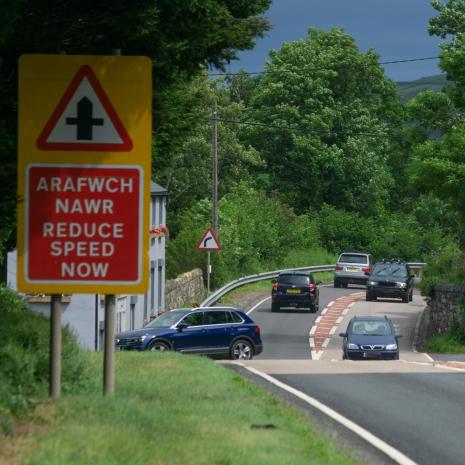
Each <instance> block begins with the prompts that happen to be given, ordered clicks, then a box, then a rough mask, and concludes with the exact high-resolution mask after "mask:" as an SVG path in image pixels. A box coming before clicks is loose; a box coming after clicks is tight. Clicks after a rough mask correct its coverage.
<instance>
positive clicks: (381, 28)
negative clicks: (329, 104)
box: [227, 0, 441, 82]
mask: <svg viewBox="0 0 465 465" xmlns="http://www.w3.org/2000/svg"><path fill="white" fill-rule="evenodd" d="M436 14H437V12H436V10H434V9H433V8H432V7H431V4H430V0H273V3H272V6H271V8H270V9H269V10H268V12H267V13H266V14H265V16H266V17H268V18H269V19H270V21H271V24H272V26H273V29H272V30H271V31H269V32H268V33H267V35H266V37H264V38H263V39H257V42H256V46H255V48H254V49H253V50H250V51H245V52H241V53H239V54H238V56H239V58H240V60H239V61H234V62H232V63H231V65H230V66H229V67H228V68H227V70H228V71H230V72H235V71H238V70H239V69H241V68H242V69H245V70H246V71H248V72H257V71H262V70H263V69H264V63H265V61H266V60H267V59H268V52H269V51H270V50H272V49H274V50H279V48H280V47H281V44H282V43H283V42H290V41H293V40H298V39H303V38H305V37H306V36H307V30H308V28H309V27H312V26H313V27H316V28H318V29H323V30H330V29H331V28H333V27H342V28H343V29H344V30H345V31H346V32H347V33H348V34H350V35H351V36H353V37H354V38H355V40H356V43H357V46H358V48H359V50H360V51H362V52H365V51H367V50H368V49H370V48H373V49H374V50H376V51H377V52H378V54H379V55H380V61H381V62H384V61H394V60H406V59H411V58H424V57H437V56H438V55H439V43H440V38H438V37H436V36H433V37H431V36H430V35H429V34H428V21H429V19H430V18H431V17H433V16H435V15H436ZM437 64H438V60H427V61H417V62H410V63H401V64H390V65H385V70H386V74H387V76H389V77H390V78H391V79H393V80H394V81H397V82H399V81H413V80H415V79H419V78H421V77H425V76H431V75H434V74H440V73H441V70H440V69H439V68H438V67H437Z"/></svg>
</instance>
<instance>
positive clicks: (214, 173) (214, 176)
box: [207, 98, 218, 294]
mask: <svg viewBox="0 0 465 465" xmlns="http://www.w3.org/2000/svg"><path fill="white" fill-rule="evenodd" d="M217 117H218V104H217V102H216V98H215V102H214V103H213V109H212V160H211V161H212V230H213V232H214V233H215V235H216V234H217V233H218V120H217ZM210 254H211V252H210V251H208V263H207V293H208V294H210V275H211V272H212V266H211V255H210Z"/></svg>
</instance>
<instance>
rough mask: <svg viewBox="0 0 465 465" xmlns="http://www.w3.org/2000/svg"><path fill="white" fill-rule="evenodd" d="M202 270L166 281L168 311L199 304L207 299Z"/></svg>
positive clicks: (198, 269) (166, 305)
mask: <svg viewBox="0 0 465 465" xmlns="http://www.w3.org/2000/svg"><path fill="white" fill-rule="evenodd" d="M205 293H206V291H205V288H204V285H203V276H202V270H201V269H200V268H196V269H195V270H192V271H189V272H187V273H184V274H182V275H180V276H178V277H177V278H176V279H170V280H168V281H166V285H165V307H166V310H171V309H173V308H179V307H182V306H186V305H192V304H193V303H194V302H196V303H199V302H201V301H202V300H203V298H204V297H205Z"/></svg>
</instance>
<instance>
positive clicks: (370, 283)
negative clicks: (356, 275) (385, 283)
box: [368, 281, 378, 286]
mask: <svg viewBox="0 0 465 465" xmlns="http://www.w3.org/2000/svg"><path fill="white" fill-rule="evenodd" d="M368 285H369V286H377V285H378V283H377V282H376V281H368Z"/></svg>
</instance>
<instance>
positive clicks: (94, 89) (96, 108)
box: [17, 55, 152, 395]
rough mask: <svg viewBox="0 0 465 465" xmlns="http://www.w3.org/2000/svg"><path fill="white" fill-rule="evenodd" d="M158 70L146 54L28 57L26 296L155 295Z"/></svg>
mask: <svg viewBox="0 0 465 465" xmlns="http://www.w3.org/2000/svg"><path fill="white" fill-rule="evenodd" d="M151 69H152V65H151V62H150V60H149V59H148V58H145V57H121V56H80V55H75V56H73V55H23V56H22V57H21V58H20V63H19V142H18V196H19V199H20V202H19V205H18V238H17V242H18V289H19V290H21V291H23V292H28V293H47V294H56V295H58V296H60V295H61V294H73V293H87V294H106V295H109V294H110V295H114V294H123V293H132V294H141V293H144V292H146V290H147V287H148V267H149V250H148V248H149V217H150V215H149V200H150V178H151V137H152V136H151V134H152V131H151V114H152V109H151V101H152V82H151ZM54 299H55V297H54ZM110 300H111V299H110ZM113 300H114V299H113ZM106 306H107V305H106ZM108 307H109V308H110V307H111V302H109V303H108ZM110 310H111V308H110ZM52 313H53V312H52ZM109 313H111V312H110V311H109ZM112 314H113V317H111V318H110V319H114V311H113V313H112ZM113 332H114V322H113ZM106 339H108V341H106V343H105V347H106V348H105V350H107V348H108V347H110V345H113V346H114V341H113V340H112V339H113V338H111V339H110V338H106ZM113 350H114V348H113ZM111 376H113V378H114V374H112V375H111ZM111 376H110V378H111ZM105 379H106V377H105ZM110 381H111V380H110ZM105 385H106V384H105ZM110 391H111V389H110ZM105 392H107V390H105ZM58 395H59V394H58Z"/></svg>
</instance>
